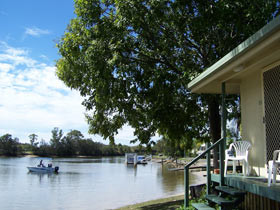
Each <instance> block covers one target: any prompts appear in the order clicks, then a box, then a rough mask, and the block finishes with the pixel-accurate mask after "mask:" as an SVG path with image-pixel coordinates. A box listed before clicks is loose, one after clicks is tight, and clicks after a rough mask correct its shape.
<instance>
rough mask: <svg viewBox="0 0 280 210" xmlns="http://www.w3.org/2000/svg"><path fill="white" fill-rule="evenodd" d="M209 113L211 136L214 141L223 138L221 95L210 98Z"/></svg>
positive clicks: (215, 154)
mask: <svg viewBox="0 0 280 210" xmlns="http://www.w3.org/2000/svg"><path fill="white" fill-rule="evenodd" d="M208 114H209V116H208V117H209V124H210V136H211V140H212V142H213V143H215V142H216V141H217V140H219V139H220V138H221V116H220V113H219V96H218V95H215V96H213V97H209V99H208ZM218 150H219V147H216V148H215V149H214V160H213V161H214V162H213V163H214V169H216V168H219V162H218V159H219V156H218Z"/></svg>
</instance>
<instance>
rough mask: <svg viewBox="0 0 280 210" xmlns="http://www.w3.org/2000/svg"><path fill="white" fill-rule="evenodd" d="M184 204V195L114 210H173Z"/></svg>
mask: <svg viewBox="0 0 280 210" xmlns="http://www.w3.org/2000/svg"><path fill="white" fill-rule="evenodd" d="M183 204H184V195H177V196H172V197H167V198H161V199H157V200H152V201H146V202H143V203H137V204H133V205H129V206H124V207H121V208H118V209H116V210H158V209H161V210H171V209H172V210H173V209H177V208H179V207H180V206H182V205H183Z"/></svg>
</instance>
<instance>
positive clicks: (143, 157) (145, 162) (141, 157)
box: [137, 155, 147, 164]
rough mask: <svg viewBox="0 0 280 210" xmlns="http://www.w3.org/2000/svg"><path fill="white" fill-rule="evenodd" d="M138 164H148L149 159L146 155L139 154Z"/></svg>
mask: <svg viewBox="0 0 280 210" xmlns="http://www.w3.org/2000/svg"><path fill="white" fill-rule="evenodd" d="M137 164H147V160H146V159H145V156H140V155H139V156H137Z"/></svg>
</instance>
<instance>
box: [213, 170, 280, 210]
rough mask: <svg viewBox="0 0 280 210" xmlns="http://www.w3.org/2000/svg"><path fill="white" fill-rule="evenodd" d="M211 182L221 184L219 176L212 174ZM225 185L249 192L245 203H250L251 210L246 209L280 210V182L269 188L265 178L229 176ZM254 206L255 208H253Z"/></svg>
mask: <svg viewBox="0 0 280 210" xmlns="http://www.w3.org/2000/svg"><path fill="white" fill-rule="evenodd" d="M211 180H212V181H214V182H219V180H220V176H219V174H211ZM225 184H226V185H228V186H230V187H234V188H236V189H240V190H244V191H247V192H248V193H247V198H245V202H246V203H247V202H248V204H249V205H250V208H246V209H268V207H269V209H280V208H279V207H280V182H277V183H276V184H275V185H273V184H272V185H271V186H270V187H268V184H267V178H265V177H251V176H245V177H244V176H243V175H227V176H226V177H225ZM252 204H253V205H254V206H255V208H254V207H253V208H251V205H252Z"/></svg>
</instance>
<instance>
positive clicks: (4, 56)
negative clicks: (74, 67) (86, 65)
mask: <svg viewBox="0 0 280 210" xmlns="http://www.w3.org/2000/svg"><path fill="white" fill-rule="evenodd" d="M55 70H56V69H55V67H54V66H50V65H47V64H45V63H42V62H39V61H37V60H34V59H32V58H30V57H29V55H28V51H26V50H24V49H18V48H13V47H11V46H8V45H7V44H6V43H5V42H0V116H1V118H0V135H3V134H5V133H10V134H12V135H13V137H18V138H19V139H20V141H21V142H28V135H29V134H31V133H36V134H37V135H38V136H39V138H40V139H41V138H44V139H45V140H46V141H48V140H49V139H50V137H51V130H52V129H53V128H54V127H59V128H60V129H63V131H64V132H68V131H69V130H70V129H77V130H80V131H81V132H82V133H83V134H84V135H85V136H87V137H90V136H88V135H86V134H87V129H88V125H87V123H86V121H85V117H84V112H85V109H84V107H83V106H82V105H81V102H82V100H83V99H82V97H81V96H80V95H79V93H78V92H77V91H71V90H70V89H69V88H68V87H66V86H65V85H64V84H63V82H62V81H60V80H59V79H58V78H57V77H56V75H55ZM91 137H92V138H93V140H94V141H101V142H103V143H108V141H107V142H105V141H103V140H102V138H101V137H100V136H97V135H96V136H91ZM134 138H135V137H134V136H133V130H132V129H131V128H130V127H128V126H125V127H124V128H123V129H122V130H121V131H120V132H119V135H117V136H116V143H122V144H129V140H131V139H134Z"/></svg>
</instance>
